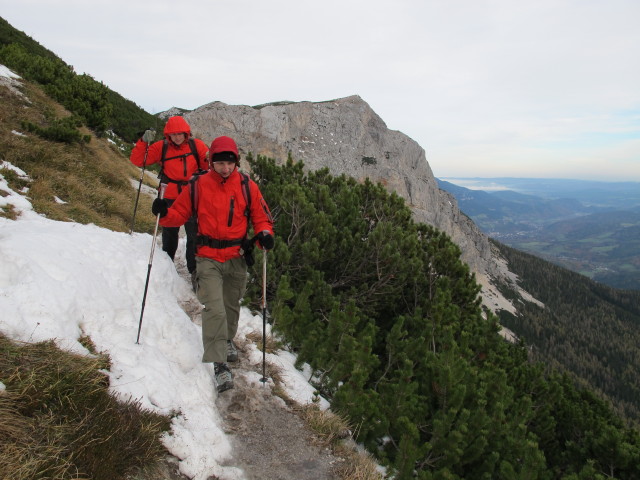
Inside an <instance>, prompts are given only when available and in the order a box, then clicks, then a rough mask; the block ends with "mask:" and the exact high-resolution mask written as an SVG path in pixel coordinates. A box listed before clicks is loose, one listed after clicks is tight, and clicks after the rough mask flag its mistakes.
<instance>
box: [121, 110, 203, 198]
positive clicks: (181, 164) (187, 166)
mask: <svg viewBox="0 0 640 480" xmlns="http://www.w3.org/2000/svg"><path fill="white" fill-rule="evenodd" d="M172 133H184V134H185V135H186V136H187V139H186V140H185V141H184V142H182V143H181V144H180V145H176V144H175V143H173V142H172V141H171V139H170V134H172ZM164 136H165V140H166V141H167V142H169V143H168V147H167V152H166V154H165V161H164V165H163V178H162V179H161V181H162V182H165V183H167V189H166V190H165V193H164V198H167V199H175V198H177V197H178V194H179V193H180V190H181V189H182V186H184V184H185V183H186V182H187V181H188V180H189V179H190V178H191V177H192V176H193V174H194V173H195V172H197V171H198V170H200V169H202V170H208V169H209V165H208V160H207V157H208V152H209V149H208V148H207V146H206V145H205V143H204V142H203V141H202V140H200V139H198V138H196V139H194V140H195V145H196V150H197V151H198V155H199V157H200V163H199V164H198V162H196V159H195V157H194V156H193V154H192V152H191V146H190V145H189V141H188V139H189V138H190V137H191V129H190V128H189V125H188V124H187V122H186V121H185V120H184V119H183V118H182V117H171V118H169V120H168V121H167V123H166V125H165V127H164ZM165 140H160V141H158V142H154V143H152V144H151V145H149V146H148V148H149V151H148V152H147V153H146V165H153V164H154V163H158V162H160V161H161V159H162V146H163V144H164V142H165ZM146 150H147V143H146V142H143V141H142V139H140V140H138V142H137V143H136V145H135V147H133V150H132V151H131V157H130V160H131V163H133V164H134V165H136V166H138V167H142V166H143V165H144V164H145V152H146ZM172 157H178V158H172ZM176 182H182V185H181V186H180V187H179V184H178V183H176Z"/></svg>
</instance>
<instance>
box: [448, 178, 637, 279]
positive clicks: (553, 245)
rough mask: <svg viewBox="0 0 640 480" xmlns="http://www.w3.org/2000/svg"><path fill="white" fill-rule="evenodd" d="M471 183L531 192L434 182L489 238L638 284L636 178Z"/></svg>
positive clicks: (590, 274) (601, 275) (594, 274)
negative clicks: (454, 198) (590, 180)
mask: <svg viewBox="0 0 640 480" xmlns="http://www.w3.org/2000/svg"><path fill="white" fill-rule="evenodd" d="M476 181H477V182H478V184H485V185H492V186H495V185H511V186H514V187H516V188H522V189H523V190H526V191H528V192H537V194H531V193H526V194H525V193H519V192H516V191H511V190H495V191H492V192H486V191H483V190H475V189H474V190H471V189H468V188H465V187H461V186H459V185H455V184H453V183H450V182H447V181H444V180H438V184H439V186H440V188H442V189H444V190H447V191H448V192H450V193H451V194H452V195H454V196H455V197H456V200H457V201H458V205H459V206H460V210H462V211H463V212H464V213H465V214H467V215H469V216H470V217H471V218H472V219H473V220H474V222H475V223H476V224H477V225H478V226H479V227H480V228H481V229H482V231H483V232H485V233H486V234H487V235H489V236H490V237H492V238H495V239H496V240H499V241H501V242H503V243H505V244H507V245H509V246H511V247H514V248H517V249H519V250H523V251H526V252H530V253H533V254H535V255H538V256H539V257H541V258H544V259H546V260H548V261H551V262H554V263H556V264H559V265H562V266H563V267H565V268H568V269H570V270H573V271H575V272H579V273H582V274H584V275H586V276H588V277H590V278H592V279H594V280H596V281H599V282H603V283H606V284H607V285H610V286H612V287H615V288H623V289H634V290H640V233H639V232H640V206H639V205H640V183H634V182H616V183H609V182H585V181H580V180H539V184H536V180H534V179H476ZM536 185H537V186H536ZM563 185H566V189H565V188H563ZM587 186H588V187H590V189H587V188H586V187H587ZM571 195H576V196H577V198H573V197H570V196H571ZM563 196H564V198H562V197H563ZM569 197H570V198H569ZM623 208H624V209H623Z"/></svg>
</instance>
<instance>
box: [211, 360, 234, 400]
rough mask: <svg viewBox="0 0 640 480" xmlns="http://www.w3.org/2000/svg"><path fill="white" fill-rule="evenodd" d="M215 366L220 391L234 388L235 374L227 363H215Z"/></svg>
mask: <svg viewBox="0 0 640 480" xmlns="http://www.w3.org/2000/svg"><path fill="white" fill-rule="evenodd" d="M213 368H214V370H215V372H216V385H217V388H218V393H222V392H224V391H225V390H229V389H230V388H233V375H231V370H229V367H228V366H227V364H226V363H214V364H213Z"/></svg>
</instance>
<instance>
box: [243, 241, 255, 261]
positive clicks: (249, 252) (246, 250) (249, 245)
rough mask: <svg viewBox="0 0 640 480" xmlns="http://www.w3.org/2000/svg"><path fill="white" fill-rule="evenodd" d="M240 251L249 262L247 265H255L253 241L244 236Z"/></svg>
mask: <svg viewBox="0 0 640 480" xmlns="http://www.w3.org/2000/svg"><path fill="white" fill-rule="evenodd" d="M240 252H241V254H242V256H243V257H244V259H245V261H246V262H247V267H253V264H254V263H256V260H255V258H254V257H253V242H252V241H251V240H250V239H248V238H244V239H243V240H242V244H241V245H240Z"/></svg>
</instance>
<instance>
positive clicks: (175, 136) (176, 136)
mask: <svg viewBox="0 0 640 480" xmlns="http://www.w3.org/2000/svg"><path fill="white" fill-rule="evenodd" d="M169 137H170V138H171V141H172V142H173V143H175V144H176V145H180V144H182V142H184V141H185V139H186V138H187V136H186V135H185V134H184V133H170V134H169Z"/></svg>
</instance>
